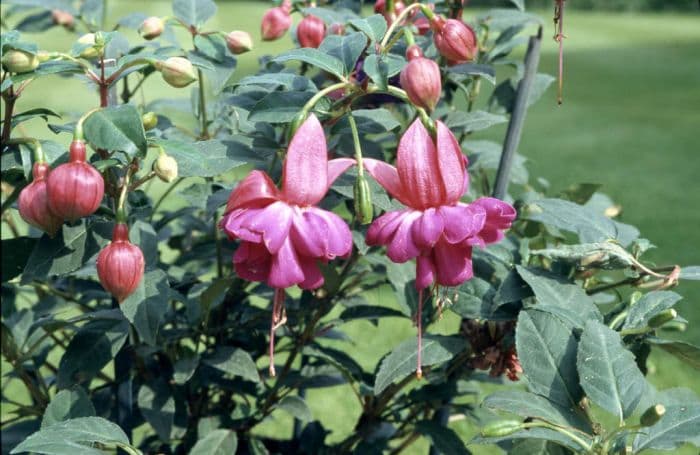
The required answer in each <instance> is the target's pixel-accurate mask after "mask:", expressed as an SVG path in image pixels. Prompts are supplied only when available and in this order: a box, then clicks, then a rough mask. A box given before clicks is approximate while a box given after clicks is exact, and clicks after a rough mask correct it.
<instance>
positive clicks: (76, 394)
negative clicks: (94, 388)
mask: <svg viewBox="0 0 700 455" xmlns="http://www.w3.org/2000/svg"><path fill="white" fill-rule="evenodd" d="M94 415H95V407H94V406H93V405H92V401H90V397H89V396H88V395H87V393H85V389H83V388H82V387H80V386H74V387H71V388H70V389H66V390H61V391H60V392H58V393H57V394H56V396H55V397H53V399H52V400H51V402H50V403H49V405H48V406H47V407H46V411H44V417H43V419H42V420H41V428H46V427H48V426H49V425H53V424H55V423H58V422H63V421H65V420H70V419H75V418H78V417H90V416H94Z"/></svg>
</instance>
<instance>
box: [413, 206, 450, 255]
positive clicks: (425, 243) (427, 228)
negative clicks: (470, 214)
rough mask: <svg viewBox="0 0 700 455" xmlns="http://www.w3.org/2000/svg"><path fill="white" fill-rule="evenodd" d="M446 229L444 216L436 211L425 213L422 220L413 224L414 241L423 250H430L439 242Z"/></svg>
mask: <svg viewBox="0 0 700 455" xmlns="http://www.w3.org/2000/svg"><path fill="white" fill-rule="evenodd" d="M444 228H445V223H444V222H443V219H442V216H440V214H439V213H438V212H437V211H436V210H435V209H434V208H432V207H431V208H429V209H426V210H425V211H423V213H422V215H421V217H420V218H418V219H417V220H416V221H414V222H413V241H414V242H415V244H416V246H418V248H421V249H426V248H428V249H430V248H432V247H433V245H435V242H437V241H438V239H439V238H440V235H442V231H443V229H444Z"/></svg>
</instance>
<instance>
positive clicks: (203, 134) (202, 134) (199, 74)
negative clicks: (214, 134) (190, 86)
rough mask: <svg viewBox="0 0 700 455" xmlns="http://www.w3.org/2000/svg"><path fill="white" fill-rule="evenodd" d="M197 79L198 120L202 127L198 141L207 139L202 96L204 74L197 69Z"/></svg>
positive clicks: (203, 97) (204, 104) (203, 96)
mask: <svg viewBox="0 0 700 455" xmlns="http://www.w3.org/2000/svg"><path fill="white" fill-rule="evenodd" d="M197 77H198V78H199V119H200V121H201V124H202V127H201V131H200V132H199V135H200V139H204V140H206V139H209V130H208V123H209V122H208V121H207V100H206V98H205V95H204V73H203V72H202V70H201V69H199V68H197Z"/></svg>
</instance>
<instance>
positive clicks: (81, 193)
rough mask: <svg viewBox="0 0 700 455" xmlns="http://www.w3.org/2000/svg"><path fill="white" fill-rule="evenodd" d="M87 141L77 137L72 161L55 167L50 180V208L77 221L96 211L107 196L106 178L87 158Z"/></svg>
mask: <svg viewBox="0 0 700 455" xmlns="http://www.w3.org/2000/svg"><path fill="white" fill-rule="evenodd" d="M85 149H86V147H85V142H84V141H82V140H73V142H71V144H70V153H69V161H68V163H65V164H61V165H60V166H58V167H57V168H56V169H54V170H53V171H52V172H51V173H50V174H49V177H48V179H47V180H46V190H47V192H48V196H49V209H51V211H52V212H53V213H54V214H55V215H56V216H57V217H59V218H61V219H62V220H68V221H75V220H77V219H80V218H83V217H85V216H88V215H92V214H93V213H95V211H96V210H97V209H98V207H99V206H100V203H101V202H102V197H103V196H104V192H105V189H104V180H103V179H102V175H100V173H99V172H97V169H95V168H94V167H92V165H90V164H88V163H86V162H85Z"/></svg>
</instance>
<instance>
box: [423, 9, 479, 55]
mask: <svg viewBox="0 0 700 455" xmlns="http://www.w3.org/2000/svg"><path fill="white" fill-rule="evenodd" d="M430 25H431V27H432V29H433V32H434V35H433V40H434V42H435V47H436V48H437V50H438V51H439V52H440V54H441V55H442V56H443V57H445V58H446V59H448V60H450V61H451V62H453V63H465V62H470V61H472V60H474V58H475V57H476V53H477V51H478V45H477V42H476V33H474V30H472V29H471V28H470V27H469V26H468V25H466V24H465V23H464V22H462V21H459V20H457V19H447V20H445V19H444V18H442V17H440V16H435V17H434V18H433V20H432V22H431V24H430Z"/></svg>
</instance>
